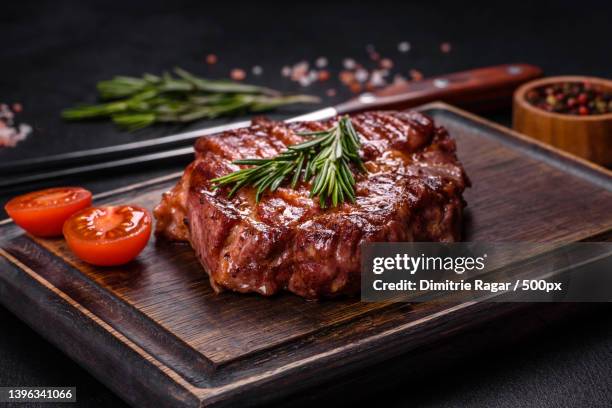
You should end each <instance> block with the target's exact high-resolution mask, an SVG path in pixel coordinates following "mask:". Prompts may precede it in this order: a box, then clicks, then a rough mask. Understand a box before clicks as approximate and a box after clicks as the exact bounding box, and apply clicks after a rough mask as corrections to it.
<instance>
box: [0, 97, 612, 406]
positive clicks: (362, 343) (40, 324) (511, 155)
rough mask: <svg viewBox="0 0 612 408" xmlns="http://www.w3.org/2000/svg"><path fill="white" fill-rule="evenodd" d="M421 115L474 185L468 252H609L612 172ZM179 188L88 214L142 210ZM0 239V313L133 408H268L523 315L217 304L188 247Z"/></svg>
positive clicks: (297, 302)
mask: <svg viewBox="0 0 612 408" xmlns="http://www.w3.org/2000/svg"><path fill="white" fill-rule="evenodd" d="M424 109H425V111H426V112H427V113H429V114H430V115H432V116H433V117H434V118H435V120H436V122H437V123H438V124H439V125H444V126H446V127H447V128H448V130H449V132H450V133H451V135H452V136H453V137H454V138H455V139H456V140H457V144H458V154H459V157H460V159H461V160H462V162H463V163H464V165H465V168H466V170H467V173H468V175H469V176H470V178H471V179H472V183H473V187H472V188H471V189H469V190H468V191H467V192H466V194H465V198H466V200H467V202H468V211H467V214H466V220H465V231H464V238H465V240H469V241H481V242H487V241H489V242H490V241H497V242H500V241H504V242H510V241H531V242H539V241H546V242H574V241H582V240H594V239H597V240H608V239H610V237H611V235H612V211H611V210H612V175H611V174H610V172H609V171H607V170H604V169H603V168H599V167H597V166H594V165H591V164H589V163H587V162H584V161H582V160H580V159H576V158H574V157H572V156H570V155H567V154H565V153H562V152H560V151H556V150H554V149H551V148H549V147H546V146H544V145H542V144H539V143H538V142H534V141H532V140H531V139H528V138H525V137H524V136H521V135H519V134H516V133H514V132H512V131H510V130H508V129H505V128H503V127H500V126H496V125H493V124H491V123H488V122H485V121H484V120H482V119H479V118H477V117H475V116H473V115H470V114H467V113H465V112H463V111H459V110H457V109H455V108H451V107H449V106H448V105H443V104H433V105H429V106H427V107H425V108H424ZM176 177H177V175H170V176H168V177H167V178H163V179H161V180H152V181H151V182H148V183H143V184H141V185H137V186H131V187H127V188H124V189H121V190H120V191H116V192H113V193H109V194H104V195H101V196H98V197H97V198H96V202H97V203H98V204H101V203H134V204H139V205H143V206H145V207H148V208H150V209H151V208H153V206H155V205H156V203H157V202H158V201H159V199H160V195H161V193H162V192H163V191H165V190H166V189H168V188H169V187H170V186H171V185H172V184H173V183H174V182H175V180H176ZM0 234H1V235H0V255H3V256H1V257H0V271H1V272H0V301H1V302H2V303H3V304H4V305H5V306H6V307H7V308H8V309H10V310H11V311H13V312H14V313H15V314H17V315H18V316H20V317H21V318H22V319H23V320H25V321H26V322H27V323H28V324H30V325H31V326H32V327H33V328H34V329H36V330H37V331H39V332H40V333H41V334H42V335H43V336H45V337H46V338H48V339H49V340H50V341H51V342H53V343H54V344H56V345H57V346H58V347H59V348H60V349H62V350H63V351H64V352H66V353H67V354H68V355H70V356H71V357H72V358H73V359H75V360H76V361H78V362H79V363H81V364H82V365H83V366H85V367H86V368H87V369H88V370H90V371H91V372H92V373H93V374H94V375H95V376H96V377H98V378H99V379H100V380H101V381H102V382H104V383H105V384H107V385H108V386H109V387H110V388H111V389H113V390H114V391H115V392H117V393H118V394H119V395H120V396H121V397H122V398H124V399H125V400H126V401H128V402H129V403H131V404H133V405H137V406H151V404H154V405H155V406H201V405H204V406H226V405H232V404H238V403H240V404H252V403H260V402H264V401H269V400H272V399H275V398H279V397H281V396H284V395H288V394H291V393H294V392H296V391H298V390H303V389H305V388H308V387H310V386H313V385H315V384H319V383H321V382H324V381H329V380H331V379H332V378H335V377H336V376H340V375H343V374H346V373H347V372H350V371H352V370H355V369H359V368H363V367H366V366H368V365H371V364H375V363H379V362H381V361H384V360H387V359H390V358H392V357H393V356H395V355H398V354H399V353H407V352H410V351H411V350H412V351H413V352H414V351H415V350H418V348H419V347H420V346H422V345H423V344H426V343H428V342H430V341H432V340H433V339H441V338H447V337H450V336H452V335H453V334H454V333H457V332H460V331H462V330H465V329H466V328H469V327H474V326H475V325H477V324H480V323H482V322H485V321H489V320H491V319H494V318H496V317H500V316H503V315H505V314H507V313H510V312H512V311H515V310H520V309H521V308H523V307H524V306H523V305H521V304H506V303H474V302H468V303H461V304H417V305H408V304H377V303H361V302H359V301H358V299H339V300H330V301H321V302H309V301H305V300H303V299H301V298H298V297H296V296H292V295H283V296H275V297H272V298H264V297H261V296H255V295H239V294H234V293H227V292H226V293H222V294H220V295H217V294H215V293H214V292H213V291H212V289H211V288H210V286H209V283H208V278H207V277H206V275H205V274H204V272H203V270H202V269H201V267H200V265H199V263H198V262H197V260H196V257H195V256H194V253H193V251H192V250H191V248H190V247H189V246H187V245H184V244H175V243H169V242H167V241H164V240H161V239H160V240H156V239H152V240H151V242H150V243H149V245H148V247H147V248H146V249H145V251H144V252H143V253H142V254H141V255H140V256H139V257H138V258H137V260H136V261H134V262H132V263H131V264H129V265H126V266H123V267H113V268H98V267H92V266H89V265H87V264H84V263H82V262H80V261H79V260H78V259H76V258H74V256H72V254H71V253H70V251H69V250H68V249H67V247H66V245H65V243H64V242H63V241H62V240H61V239H36V238H33V237H30V236H27V235H24V234H23V233H22V232H21V231H20V230H19V229H18V228H16V227H15V226H14V225H13V224H11V223H5V224H4V225H2V226H0Z"/></svg>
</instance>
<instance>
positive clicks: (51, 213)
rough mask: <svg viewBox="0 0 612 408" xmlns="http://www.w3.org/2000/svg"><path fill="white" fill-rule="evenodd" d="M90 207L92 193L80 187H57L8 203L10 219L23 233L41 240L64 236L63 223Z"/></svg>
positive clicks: (7, 208) (17, 198)
mask: <svg viewBox="0 0 612 408" xmlns="http://www.w3.org/2000/svg"><path fill="white" fill-rule="evenodd" d="M89 206H91V192H89V191H87V190H85V189H84V188H81V187H57V188H48V189H46V190H39V191H33V192H31V193H28V194H24V195H20V196H18V197H15V198H13V199H12V200H11V201H9V202H8V203H6V205H5V206H4V209H5V210H6V212H7V214H8V215H9V217H11V218H12V219H13V221H15V224H17V225H19V226H20V227H21V228H23V229H24V230H26V231H28V232H29V233H30V234H32V235H37V236H40V237H52V236H56V235H61V234H62V226H63V225H64V221H66V220H67V219H68V217H70V216H71V215H72V214H74V213H75V212H77V211H79V210H82V209H83V208H87V207H89Z"/></svg>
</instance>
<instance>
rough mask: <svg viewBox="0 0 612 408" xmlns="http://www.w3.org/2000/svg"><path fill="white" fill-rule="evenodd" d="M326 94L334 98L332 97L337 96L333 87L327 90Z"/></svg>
mask: <svg viewBox="0 0 612 408" xmlns="http://www.w3.org/2000/svg"><path fill="white" fill-rule="evenodd" d="M325 94H326V95H327V96H329V97H330V98H332V97H334V96H336V90H335V89H333V88H330V89H328V90H327V92H325Z"/></svg>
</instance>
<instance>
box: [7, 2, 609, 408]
mask: <svg viewBox="0 0 612 408" xmlns="http://www.w3.org/2000/svg"><path fill="white" fill-rule="evenodd" d="M494 3H495V2H486V3H470V4H465V3H464V2H423V3H420V4H408V3H407V2H405V4H401V5H400V4H394V3H392V2H383V1H380V0H379V1H371V2H368V3H361V4H359V3H358V4H351V3H348V2H347V3H337V4H329V3H316V2H309V3H303V4H295V3H294V2H288V3H287V4H284V5H281V4H276V5H269V6H265V5H263V4H262V3H260V2H248V3H244V4H242V3H239V2H235V1H234V2H216V3H214V4H213V3H205V2H201V1H193V2H178V1H173V2H161V1H160V2H156V1H149V2H110V1H101V2H76V1H75V2H57V1H56V2H40V3H30V2H24V1H20V2H11V3H10V4H3V6H2V9H1V10H0V26H1V27H2V30H1V31H0V35H1V36H2V37H3V39H4V41H3V45H2V47H0V61H1V63H0V90H1V92H0V102H5V103H13V102H20V103H22V104H23V106H24V112H23V114H22V115H21V116H20V118H21V119H22V120H23V121H25V122H27V123H30V124H32V125H34V128H35V131H34V134H33V135H32V136H31V137H30V138H29V139H28V140H26V141H24V142H22V143H21V144H20V145H19V146H18V147H17V148H14V149H0V160H2V161H3V162H7V161H10V160H15V159H19V158H26V157H37V156H44V155H49V154H53V153H58V152H63V151H68V150H73V149H81V148H89V147H95V146H102V145H109V144H113V143H117V142H126V141H132V140H140V139H144V138H149V137H157V136H159V135H161V134H168V133H171V132H173V131H175V130H177V129H178V128H177V127H162V128H159V127H158V128H155V129H152V130H148V131H140V132H136V133H127V132H119V131H117V130H116V129H115V128H114V127H113V126H112V125H110V124H106V123H101V122H95V123H83V124H66V123H63V122H62V121H61V120H60V119H59V116H58V114H59V111H60V110H61V109H62V108H65V107H67V106H70V105H73V104H74V103H76V102H83V101H84V102H92V101H94V100H95V92H94V84H95V83H96V82H97V81H99V80H102V79H106V78H109V77H111V76H113V75H118V74H127V75H139V74H140V73H142V72H152V73H159V72H161V71H163V70H165V69H170V68H172V67H173V66H176V65H180V66H182V67H185V68H187V69H189V70H192V71H194V72H196V73H198V74H201V75H204V76H211V77H225V76H227V74H228V72H229V70H230V69H231V68H234V67H238V68H243V69H245V70H247V72H248V73H249V77H248V79H249V80H251V81H253V82H256V83H259V84H263V85H267V86H271V87H274V88H277V89H281V90H285V91H290V92H307V93H312V94H317V95H319V96H321V97H322V98H323V102H322V104H321V105H320V106H325V105H329V104H333V103H336V102H339V101H341V100H343V99H346V98H348V97H350V96H351V94H350V92H349V91H347V90H346V89H344V88H343V87H342V86H340V85H339V83H338V81H337V79H336V75H334V77H333V78H332V79H331V80H330V81H329V82H328V83H325V84H317V85H315V86H312V87H309V88H301V87H300V86H299V85H297V84H296V83H293V82H290V81H288V80H287V79H285V78H282V77H281V75H280V70H281V67H282V66H284V65H291V64H293V63H296V62H299V61H301V60H309V61H313V60H314V59H316V58H317V57H319V56H325V57H327V58H328V60H329V62H330V70H331V71H332V72H334V73H335V74H337V72H338V71H339V69H340V67H341V62H342V59H343V58H346V57H350V58H355V59H357V60H363V61H365V60H367V54H366V52H365V47H366V46H367V45H368V44H372V45H374V46H375V47H376V49H377V50H378V51H379V52H380V53H381V54H383V55H385V56H389V57H391V58H392V59H393V60H394V62H395V68H394V71H396V72H400V73H402V74H405V75H406V74H407V73H408V71H409V70H410V69H418V70H420V71H422V72H423V73H424V74H425V75H426V76H433V75H438V74H443V73H448V72H454V71H459V70H464V69H470V68H475V67H479V66H485V65H494V64H501V63H508V62H528V63H532V64H535V65H539V66H541V67H542V68H543V69H544V71H545V73H546V74H547V75H559V74H584V75H594V76H604V77H609V76H610V73H611V72H612V70H611V68H610V67H611V66H612V45H611V44H612V43H611V41H610V39H611V38H612V29H611V28H610V18H612V7H611V5H612V3H610V2H609V1H607V2H606V1H601V2H585V1H583V2H567V3H564V2H512V3H505V4H504V5H496V4H494ZM401 41H409V42H410V44H411V46H412V49H411V51H410V52H408V53H406V54H400V53H399V52H398V51H397V44H398V43H399V42H401ZM447 41H448V42H450V44H451V47H452V49H451V52H449V53H442V52H440V48H439V47H440V44H441V43H442V42H447ZM208 53H214V54H216V55H217V56H218V58H219V62H218V63H217V64H216V65H214V66H208V65H207V64H205V62H204V58H205V56H206V55H207V54H208ZM254 65H260V66H261V67H262V68H263V70H264V73H263V75H261V76H260V77H253V76H252V75H250V72H249V70H250V68H251V67H252V66H254ZM329 88H334V89H336V90H337V91H338V95H337V96H336V97H333V98H330V97H327V96H326V94H325V91H326V90H327V89H329ZM316 107H317V106H308V107H304V106H301V107H293V108H290V109H285V110H283V111H281V112H277V113H276V115H278V116H283V115H284V116H287V115H291V114H295V113H298V112H304V111H305V110H306V109H312V108H316ZM486 116H487V117H488V118H490V119H493V120H496V121H498V122H500V123H502V124H505V125H509V124H510V110H509V109H507V110H502V111H499V112H492V113H489V114H487V115H486ZM198 125H199V126H204V125H206V123H204V124H203V123H200V124H198ZM181 168H182V165H180V164H177V165H169V166H166V167H163V168H157V169H154V170H150V169H149V170H146V171H136V170H130V171H129V172H125V174H122V176H121V177H117V176H116V175H114V176H97V177H96V176H90V177H77V178H73V179H67V180H60V181H56V183H59V182H61V183H64V184H67V183H70V184H79V185H84V186H86V187H87V188H90V189H91V190H92V191H94V192H101V191H105V190H108V189H112V188H116V187H120V186H123V185H128V184H131V183H134V182H137V181H141V180H146V179H149V178H152V177H155V176H158V175H163V174H167V173H169V172H174V171H179V170H181ZM0 176H1V175H0ZM36 187H38V186H36ZM31 188H33V186H23V187H22V188H21V189H23V190H27V189H31ZM18 192H19V189H13V190H11V191H2V192H0V203H3V202H5V201H6V200H7V199H8V198H9V197H10V196H11V195H14V194H17V193H18ZM610 310H611V308H610V307H609V306H607V305H592V306H589V307H584V310H582V311H580V312H578V313H576V314H574V315H573V316H572V317H568V318H567V319H561V320H560V321H555V322H547V321H543V322H542V324H541V326H542V327H541V328H540V330H538V331H537V333H536V334H534V335H530V336H525V337H523V338H521V339H518V340H515V341H512V342H500V343H499V345H496V344H492V345H489V346H488V347H486V349H483V350H482V352H476V353H471V354H469V355H463V354H461V353H458V354H457V355H456V356H454V357H453V358H449V359H448V361H445V362H444V364H442V365H436V367H439V368H437V369H434V370H429V371H427V372H423V373H422V375H418V376H414V375H410V376H408V375H404V372H403V371H402V369H401V361H400V364H394V365H389V366H388V367H386V368H385V367H382V370H392V371H391V374H392V375H391V377H393V378H394V381H390V383H392V384H389V385H385V384H386V382H389V380H388V378H387V379H385V380H384V381H385V383H380V381H379V382H378V383H377V382H376V381H377V380H375V379H373V380H372V382H371V383H367V382H366V386H361V387H360V389H356V388H351V385H350V384H349V385H346V386H344V387H336V388H337V390H336V391H334V392H330V391H329V390H328V387H320V388H319V389H315V390H313V391H312V392H309V393H308V394H305V395H300V396H298V397H296V398H295V399H292V400H290V401H284V402H282V404H284V405H293V404H295V403H298V402H299V403H302V404H304V405H311V404H314V403H320V401H321V400H323V401H325V402H330V401H333V403H334V404H335V405H338V406H343V405H349V404H350V405H355V403H356V400H355V396H358V399H357V403H358V405H362V404H365V403H368V404H380V402H381V401H382V400H384V401H385V405H387V406H398V407H399V406H407V405H417V406H436V407H437V406H449V407H450V406H453V407H454V406H483V407H485V406H486V407H489V406H508V407H515V406H539V407H552V406H555V407H556V406H606V407H609V406H611V405H612V375H611V374H612V315H611V314H610V313H609V312H610ZM488 330H489V331H491V330H492V331H495V330H498V331H499V330H502V329H501V328H500V327H495V326H494V327H491V328H489V329H488ZM471 335H472V336H476V337H477V336H479V333H478V332H476V333H472V334H471ZM378 369H381V368H380V367H379V368H378ZM0 386H76V387H77V395H78V403H77V404H70V405H69V406H83V407H89V406H92V407H93V406H95V407H99V406H113V407H117V406H122V404H123V403H122V402H121V400H120V399H119V398H118V397H116V396H115V395H114V394H113V393H112V392H111V391H109V390H108V389H106V388H105V387H104V386H103V385H102V384H100V383H99V382H98V381H97V380H96V379H94V378H93V377H91V376H90V375H89V374H88V373H87V372H85V371H84V370H83V369H82V368H80V367H79V366H78V365H76V364H75V363H73V362H72V361H71V360H70V359H69V358H68V357H66V356H65V355H63V354H62V353H61V352H59V351H58V350H57V349H55V348H54V347H53V346H52V345H51V344H50V343H48V342H46V341H45V340H43V339H42V338H40V337H39V336H38V335H37V334H36V332H35V331H33V330H32V329H31V328H29V327H27V326H26V325H25V324H23V323H21V322H20V321H19V320H18V319H16V318H15V317H14V316H13V315H11V314H10V313H9V312H8V311H7V310H5V309H3V308H0ZM370 386H371V387H370ZM370 388H371V392H370V391H369V389H370ZM22 406H24V405H22Z"/></svg>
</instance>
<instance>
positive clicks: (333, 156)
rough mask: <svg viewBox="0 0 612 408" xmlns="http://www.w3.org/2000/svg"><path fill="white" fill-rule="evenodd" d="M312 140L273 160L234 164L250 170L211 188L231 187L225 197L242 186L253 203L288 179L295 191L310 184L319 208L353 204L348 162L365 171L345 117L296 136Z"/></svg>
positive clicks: (216, 182)
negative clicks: (251, 195)
mask: <svg viewBox="0 0 612 408" xmlns="http://www.w3.org/2000/svg"><path fill="white" fill-rule="evenodd" d="M298 134H299V135H302V136H311V137H312V138H311V139H309V140H307V141H305V142H303V143H300V144H296V145H292V146H289V147H288V148H287V150H285V151H284V152H282V153H280V154H278V155H277V156H275V157H270V158H265V159H242V160H236V161H234V164H239V165H251V166H253V167H249V168H245V169H240V170H237V171H235V172H233V173H230V174H227V175H225V176H222V177H218V178H215V179H213V180H212V182H213V188H214V189H217V188H220V187H222V186H230V185H232V186H233V187H232V189H231V190H230V192H229V194H228V197H232V196H233V195H234V194H235V193H236V192H237V191H238V190H239V189H241V188H242V187H245V186H251V187H254V188H256V192H255V200H256V201H257V202H259V200H260V199H261V195H262V194H263V193H264V192H265V191H266V190H269V191H274V190H276V189H277V188H278V187H279V186H280V185H281V184H282V183H283V182H284V181H285V180H287V179H289V178H290V179H291V184H290V186H291V188H295V187H296V186H297V184H298V182H299V181H300V179H302V181H304V182H310V181H311V182H312V187H311V190H310V197H315V196H316V197H318V198H319V203H320V205H321V207H322V208H326V207H327V206H328V204H329V203H331V205H332V206H334V207H335V206H337V205H338V204H341V203H343V202H345V201H351V202H354V201H355V178H354V177H353V174H352V171H351V167H350V166H349V164H350V163H353V164H354V165H355V166H356V167H357V169H358V170H359V171H362V172H365V171H366V168H365V166H364V164H363V162H362V161H361V158H360V157H359V147H360V145H361V144H360V139H359V135H358V134H357V132H356V131H355V128H354V127H353V125H352V123H351V120H350V118H349V117H348V116H343V117H341V118H340V120H339V121H338V123H337V124H336V125H335V126H333V127H332V128H330V129H327V130H323V131H318V132H304V133H298Z"/></svg>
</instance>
